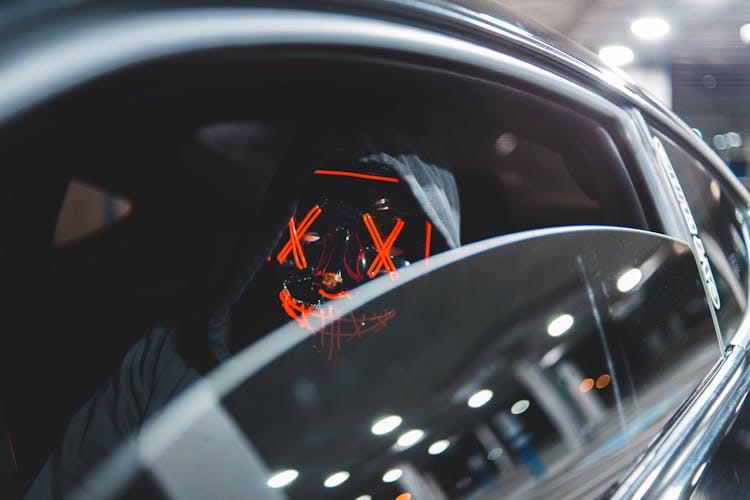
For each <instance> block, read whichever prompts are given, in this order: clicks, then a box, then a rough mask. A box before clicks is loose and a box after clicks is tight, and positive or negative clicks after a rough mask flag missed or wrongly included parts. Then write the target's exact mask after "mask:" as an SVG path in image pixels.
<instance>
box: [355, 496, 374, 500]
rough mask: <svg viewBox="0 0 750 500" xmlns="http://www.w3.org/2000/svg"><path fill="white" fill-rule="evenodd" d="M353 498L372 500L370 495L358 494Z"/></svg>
mask: <svg viewBox="0 0 750 500" xmlns="http://www.w3.org/2000/svg"><path fill="white" fill-rule="evenodd" d="M354 500H372V497H371V496H370V495H360V496H358V497H357V498H355V499H354Z"/></svg>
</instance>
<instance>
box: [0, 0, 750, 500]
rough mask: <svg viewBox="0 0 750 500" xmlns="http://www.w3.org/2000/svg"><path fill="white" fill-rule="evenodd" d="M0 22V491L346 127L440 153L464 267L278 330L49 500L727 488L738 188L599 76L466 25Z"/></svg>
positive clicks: (601, 72) (175, 8) (439, 20)
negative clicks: (319, 137)
mask: <svg viewBox="0 0 750 500" xmlns="http://www.w3.org/2000/svg"><path fill="white" fill-rule="evenodd" d="M0 9H3V10H5V12H7V16H6V19H7V20H8V21H7V22H6V23H5V26H4V30H3V33H2V34H1V35H0V46H1V47H2V50H3V52H4V54H5V55H4V57H3V60H2V62H0V88H2V89H3V91H2V92H1V93H0V124H1V125H0V127H1V128H0V136H2V140H0V150H2V157H3V159H4V160H3V174H4V179H3V182H2V183H0V186H1V187H0V189H1V190H2V194H0V200H2V203H3V206H4V207H5V208H4V210H3V218H2V220H1V221H0V224H2V234H4V235H5V237H4V238H3V243H2V247H1V248H2V254H0V255H2V260H1V261H0V266H2V269H3V274H2V276H3V280H2V286H3V287H4V293H3V296H4V297H6V298H7V299H6V300H5V301H4V312H3V318H4V323H5V327H4V328H3V342H4V348H3V349H2V355H3V359H2V367H3V372H2V380H3V381H4V384H3V394H2V401H3V406H2V410H3V411H2V414H1V415H0V417H1V418H2V420H0V423H1V424H2V425H1V426H2V427H3V429H0V430H3V433H4V435H5V437H6V441H7V447H6V446H5V445H4V444H3V447H4V448H3V449H4V455H3V459H2V460H3V462H0V474H1V476H0V480H1V481H2V483H0V484H2V488H4V490H0V491H4V492H7V495H8V496H9V497H10V496H11V495H14V496H15V495H19V496H20V495H23V494H24V493H26V492H27V491H30V492H29V496H28V497H29V498H34V492H35V491H36V490H34V484H35V483H34V480H35V477H36V476H37V474H38V473H39V471H40V469H41V468H42V466H43V464H44V463H45V462H46V461H47V460H48V457H49V456H50V454H51V453H53V452H54V450H55V449H57V448H58V447H59V444H60V442H61V439H62V437H63V435H64V434H65V432H66V426H67V425H68V422H69V421H70V419H71V418H72V417H73V415H75V414H76V412H77V411H78V409H79V408H80V407H81V406H82V405H84V403H85V402H86V401H87V400H88V399H89V398H90V397H91V396H92V395H93V394H95V393H96V392H97V390H98V389H99V388H100V387H102V385H103V384H105V383H106V381H107V380H108V378H109V377H110V376H111V374H112V373H114V372H115V371H116V369H117V366H118V364H119V362H120V359H121V358H122V357H123V356H124V355H125V353H126V352H127V351H128V349H129V348H130V346H131V345H133V344H134V343H135V342H137V341H138V339H140V338H142V337H143V336H144V335H146V334H148V332H149V331H151V330H152V329H153V328H154V327H155V326H156V325H159V324H160V323H162V322H164V321H165V320H166V319H169V318H175V317H185V316H188V317H190V315H191V314H193V313H194V312H195V311H196V310H199V309H200V308H201V307H202V306H204V305H205V304H206V303H211V301H213V300H215V297H216V294H217V293H218V292H217V290H218V289H220V288H221V287H222V286H226V284H225V283H223V282H222V279H223V278H224V277H225V276H226V274H227V272H230V271H231V269H230V270H229V271H228V270H227V267H228V265H227V263H228V262H232V261H233V260H236V259H237V258H238V256H237V255H236V253H237V252H238V251H237V248H239V243H238V241H239V240H238V234H242V233H243V228H246V227H248V225H252V224H254V223H256V222H257V221H256V219H254V217H256V216H257V213H258V210H259V207H260V206H261V204H262V200H263V198H264V196H265V193H266V192H267V189H268V186H269V183H271V182H272V180H271V179H272V178H273V176H274V173H275V172H276V170H277V168H278V165H279V163H280V161H281V158H283V157H284V156H285V155H286V154H288V153H289V152H290V151H293V150H294V148H295V142H294V140H293V139H292V138H293V137H299V135H300V134H302V135H304V134H305V133H309V134H313V132H314V131H315V130H320V129H322V130H325V129H327V128H331V127H340V126H342V124H343V126H344V127H347V126H348V125H349V123H351V122H353V121H358V120H359V121H364V123H365V124H367V123H370V121H377V122H378V123H385V124H386V126H389V125H392V126H393V127H394V128H398V127H400V126H402V124H403V123H404V122H406V121H408V122H409V123H414V124H416V125H417V126H418V127H419V128H420V130H423V131H425V133H426V134H428V135H429V136H430V137H431V138H433V141H434V143H436V144H439V145H440V148H441V149H442V150H443V153H444V155H445V157H446V158H447V159H448V162H449V164H450V165H451V167H452V171H453V175H454V176H455V179H456V182H457V187H458V192H459V196H460V200H461V206H460V213H461V226H462V233H461V243H462V245H461V246H460V247H459V248H455V249H452V250H448V251H446V252H443V253H439V254H436V255H429V252H428V253H427V254H426V255H427V256H428V257H429V258H427V259H424V260H422V261H420V262H415V263H413V264H412V265H410V266H408V267H405V268H402V269H399V270H398V272H395V271H394V272H393V273H390V274H389V277H386V276H383V277H380V278H378V279H374V280H372V281H371V282H369V283H367V284H365V285H363V286H362V287H359V288H357V289H356V290H352V291H351V296H347V297H346V298H345V300H336V301H333V302H331V303H330V304H333V305H330V306H325V307H331V309H330V310H327V311H328V313H326V314H318V315H317V316H310V314H309V311H297V312H296V313H294V314H291V313H290V316H291V318H290V322H289V323H288V324H287V325H285V326H283V327H281V328H279V329H276V330H274V331H273V332H271V333H269V334H268V335H266V336H264V337H263V338H261V339H259V340H257V341H255V342H253V343H251V344H250V345H249V346H248V347H247V348H245V349H244V350H242V351H241V352H239V353H238V354H236V355H235V356H232V357H231V358H230V359H229V360H228V361H226V362H225V363H223V364H222V365H221V366H219V367H218V368H216V369H215V370H214V371H212V372H211V373H209V374H207V375H206V376H205V377H203V378H202V379H201V380H200V381H199V382H197V383H196V384H194V385H192V386H191V387H189V388H188V389H186V390H185V391H184V392H182V393H181V394H179V395H178V396H176V397H175V400H174V401H173V402H171V403H170V404H169V405H167V406H166V407H165V408H164V409H163V411H159V412H158V414H157V415H155V416H154V418H151V419H149V420H148V421H147V422H146V424H145V425H144V426H143V427H142V428H141V429H139V431H138V432H137V433H136V434H134V435H132V436H130V437H129V438H128V439H125V440H123V442H122V443H121V445H120V446H119V447H118V448H117V449H116V450H113V451H112V452H111V453H109V452H108V453H107V454H106V455H107V456H106V458H105V459H103V460H101V462H100V463H98V464H97V466H96V467H95V468H94V469H93V470H91V474H90V475H89V476H88V477H87V478H86V479H84V480H82V481H81V482H80V483H77V484H74V485H72V486H71V487H70V489H69V490H66V491H64V492H58V493H61V494H62V493H64V494H65V496H69V497H70V498H248V497H249V498H283V497H289V498H318V497H321V498H326V497H331V498H359V499H365V498H399V499H400V500H403V499H407V498H417V499H425V498H436V499H440V498H449V497H450V498H454V497H455V498H494V497H505V496H510V497H519V498H540V497H555V498H557V497H561V498H579V497H592V498H593V497H600V496H607V497H612V498H631V497H636V498H660V497H670V498H671V497H687V496H690V495H691V494H694V495H697V496H700V495H704V496H709V497H710V496H713V495H717V494H724V495H733V494H735V493H736V492H737V491H742V490H741V488H742V486H743V485H744V483H743V482H742V480H740V479H737V481H727V480H726V478H731V477H740V476H741V475H742V474H738V473H737V470H738V469H737V468H738V467H739V465H741V463H743V462H742V461H741V460H740V458H737V457H742V456H744V457H746V456H747V451H746V445H743V443H746V439H745V440H744V441H743V437H744V436H745V434H743V432H744V430H743V429H744V428H745V427H744V426H746V420H747V417H746V415H745V412H743V409H744V402H745V397H746V395H747V393H748V390H750V385H749V384H750V377H748V376H747V375H748V371H749V370H750V367H749V366H748V363H749V362H750V358H748V354H747V347H748V342H750V337H749V333H748V332H750V330H749V328H750V320H748V319H747V318H746V312H747V299H748V290H749V286H750V285H749V280H748V250H747V249H748V231H747V229H748V226H747V220H746V219H747V217H748V213H749V212H748V203H749V202H750V195H749V194H748V192H747V190H746V189H745V187H744V186H743V185H742V183H741V182H740V181H739V180H738V179H737V178H736V177H735V176H734V175H733V174H732V173H731V171H730V170H729V169H728V168H727V166H726V165H724V164H723V163H722V161H721V160H720V159H719V158H718V157H717V156H716V154H714V153H713V152H712V151H711V149H710V148H709V147H708V146H707V145H706V144H705V143H704V142H703V141H702V140H701V139H700V137H698V135H696V133H695V132H694V131H693V130H692V129H691V128H690V127H689V126H688V125H686V124H685V123H683V122H682V121H681V120H680V119H679V118H678V117H676V116H675V115H674V114H673V113H672V112H671V111H670V110H669V109H667V108H666V107H665V106H663V105H661V104H659V103H658V102H656V101H655V100H654V99H653V98H652V97H650V96H649V95H648V94H647V93H646V92H644V91H643V90H641V89H639V88H638V86H637V85H635V84H634V83H632V82H631V81H630V80H629V79H628V78H627V76H626V75H624V74H623V73H621V72H619V71H618V70H615V69H612V68H609V67H607V66H605V65H603V64H601V63H600V62H599V61H598V60H597V59H596V57H595V56H593V55H590V54H589V53H587V52H586V51H584V50H583V49H581V48H579V47H577V46H575V45H574V44H573V43H571V42H568V41H566V40H565V39H563V38H562V37H560V36H559V35H556V34H554V33H552V32H549V31H547V30H545V29H543V28H541V27H539V26H536V25H535V24H533V23H532V22H529V21H527V20H523V19H520V18H518V17H516V16H514V15H513V14H512V13H510V12H507V11H505V10H502V9H500V8H499V7H497V6H496V5H495V4H494V3H490V2H487V3H476V2H463V1H462V2H444V1H440V0H429V1H421V0H420V1H412V0H410V1H405V0H387V1H382V2H377V3H375V2H354V1H351V2H343V1H341V2H340V1H322V0H321V1H314V2H313V1H308V2H291V1H289V2H287V1H283V2H260V1H257V2H255V1H243V2H240V1H226V2H218V3H217V2H212V3H210V4H209V3H208V2H191V1H187V0H185V1H174V2H166V1H165V2H129V3H126V2H115V1H112V2H82V3H74V4H65V5H57V4H46V3H44V2H39V3H34V4H29V5H28V6H26V7H23V8H22V7H21V6H20V4H16V3H14V2H11V3H10V4H8V5H6V6H3V7H0ZM82 193H88V195H89V196H90V199H92V200H94V201H95V203H97V204H98V205H96V206H97V207H98V208H97V210H99V212H97V213H99V216H98V219H97V220H95V221H94V223H93V225H92V226H91V227H90V228H88V229H86V230H82V231H78V232H75V233H70V232H67V233H66V232H65V228H66V224H67V223H66V219H65V214H66V213H70V211H71V210H73V211H74V208H75V207H74V204H75V203H74V202H75V199H74V198H75V196H78V198H77V199H78V200H79V201H80V199H81V196H83V194H82ZM71 203H73V205H71ZM61 207H62V208H61ZM70 207H73V208H70ZM87 213H94V212H91V210H89V211H88V212H87ZM292 222H294V219H292ZM56 228H57V233H56ZM290 231H291V230H290ZM56 234H57V236H56ZM71 234H72V235H71ZM290 239H291V236H290ZM269 258H270V257H269ZM383 258H385V257H383ZM280 259H281V257H280ZM334 306H335V308H334ZM312 317H314V318H315V322H314V324H313V325H312V326H310V325H309V319H310V318H312ZM363 318H365V319H363ZM303 323H304V324H305V325H307V326H306V327H305V328H301V327H300V325H302V324H303ZM362 327H364V328H362ZM738 415H740V416H739V419H738ZM735 420H737V422H738V423H737V424H735V425H733V424H734V422H735ZM743 450H744V451H743ZM742 453H745V455H742ZM743 460H744V459H743ZM744 463H746V462H744ZM733 487H735V488H738V489H734V490H733V489H732V488H733ZM29 488H32V489H31V490H29ZM719 491H721V493H717V492H719ZM733 492H734V493H733Z"/></svg>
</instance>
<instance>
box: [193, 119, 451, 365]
mask: <svg viewBox="0 0 750 500" xmlns="http://www.w3.org/2000/svg"><path fill="white" fill-rule="evenodd" d="M348 125H351V124H348ZM311 130H315V129H314V128H303V129H302V131H301V132H299V133H298V134H297V138H296V139H295V140H293V141H292V142H291V145H290V153H289V154H288V156H287V158H286V159H285V160H284V161H283V163H282V165H281V167H280V168H279V171H278V172H277V173H276V175H275V176H274V178H273V180H272V181H271V184H270V186H269V188H268V191H267V193H266V195H265V198H264V203H263V206H262V208H261V213H260V217H259V218H258V220H257V221H256V223H255V224H252V227H248V233H247V234H246V235H241V243H240V244H241V246H242V248H241V249H240V252H239V253H237V254H235V255H239V256H240V257H239V258H238V259H237V260H238V261H237V262H234V263H230V264H229V267H228V276H227V279H226V280H224V282H225V283H226V284H227V286H226V288H225V293H222V294H221V297H220V300H219V301H218V304H217V306H216V307H215V308H213V309H212V310H211V311H209V314H208V318H207V322H208V324H207V334H208V340H209V345H210V351H211V355H212V357H213V358H214V359H215V360H216V361H222V360H224V359H226V358H227V357H229V355H230V350H229V341H228V339H229V330H230V318H231V314H232V306H233V305H234V304H235V303H237V302H238V301H239V300H240V298H241V297H242V295H243V293H244V292H245V290H246V289H247V287H248V286H252V281H253V278H254V276H255V274H256V273H257V271H258V270H259V269H260V267H261V266H262V265H263V264H264V263H265V261H266V259H267V257H268V255H270V254H271V252H273V250H274V249H275V248H276V246H277V245H278V243H279V240H280V238H281V236H282V235H283V234H284V231H285V230H286V227H287V223H288V221H289V218H290V217H291V216H292V215H293V214H294V211H295V209H296V201H297V199H299V197H300V196H299V193H301V190H302V189H303V188H304V185H303V183H304V179H305V178H306V177H307V175H308V174H311V173H312V171H313V170H314V169H316V168H321V167H325V166H327V165H341V164H342V163H343V164H347V163H349V164H351V163H354V164H357V165H361V166H367V165H373V166H374V165H381V166H387V167H390V168H391V169H393V171H394V172H395V173H396V175H397V176H398V177H399V178H400V180H401V181H403V182H404V184H405V185H406V186H408V188H409V191H410V192H411V194H412V195H413V197H414V199H415V200H416V202H417V203H418V205H419V206H420V207H421V209H422V211H423V212H424V215H425V216H426V217H427V219H428V220H429V221H430V222H431V223H432V225H433V226H434V228H435V229H436V230H437V231H438V233H439V234H440V235H441V236H442V238H443V239H444V240H445V242H446V243H447V246H448V247H449V248H455V247H457V246H459V244H460V213H459V198H458V188H457V185H456V181H455V179H454V177H453V174H452V173H451V172H450V170H449V168H448V165H447V162H446V160H445V159H444V157H443V156H442V155H441V154H440V152H439V151H438V148H437V147H436V145H435V144H433V143H431V141H430V140H429V137H428V136H426V135H425V134H423V133H421V132H419V131H418V130H417V129H412V130H403V129H402V130H398V131H396V130H393V126H392V125H391V126H390V127H385V126H378V125H377V124H372V123H368V124H366V125H362V126H357V125H354V126H349V127H347V128H346V129H340V128H338V129H337V128H328V127H327V128H326V130H325V132H322V133H321V132H318V131H315V132H314V133H309V131H311ZM305 132H308V133H307V134H306V133H305Z"/></svg>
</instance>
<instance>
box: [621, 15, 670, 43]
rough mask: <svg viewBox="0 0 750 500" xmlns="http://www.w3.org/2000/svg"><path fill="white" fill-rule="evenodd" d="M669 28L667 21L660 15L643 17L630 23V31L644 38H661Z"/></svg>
mask: <svg viewBox="0 0 750 500" xmlns="http://www.w3.org/2000/svg"><path fill="white" fill-rule="evenodd" d="M669 29H670V28H669V23H668V22H667V21H665V20H664V19H662V18H660V17H643V18H641V19H636V20H635V21H633V22H632V23H630V31H631V32H632V33H633V34H634V35H635V36H637V37H638V38H642V39H644V40H656V39H657V38H661V37H663V36H664V35H666V34H667V33H669Z"/></svg>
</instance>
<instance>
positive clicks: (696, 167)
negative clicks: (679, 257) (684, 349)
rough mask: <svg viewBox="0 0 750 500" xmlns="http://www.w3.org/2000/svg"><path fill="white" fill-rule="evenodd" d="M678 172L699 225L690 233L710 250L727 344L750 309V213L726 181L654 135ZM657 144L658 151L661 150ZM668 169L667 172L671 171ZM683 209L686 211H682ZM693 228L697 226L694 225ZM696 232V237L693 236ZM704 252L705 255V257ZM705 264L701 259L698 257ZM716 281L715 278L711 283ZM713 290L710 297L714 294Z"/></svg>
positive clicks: (692, 157)
mask: <svg viewBox="0 0 750 500" xmlns="http://www.w3.org/2000/svg"><path fill="white" fill-rule="evenodd" d="M654 134H655V136H656V137H657V138H658V140H659V144H661V145H663V151H664V152H665V153H666V156H667V158H668V163H669V165H671V166H672V167H673V168H674V172H675V173H676V175H677V178H678V179H679V180H678V183H679V187H680V189H681V191H682V192H683V193H684V198H685V199H686V201H687V203H688V205H689V207H688V210H689V213H690V214H691V217H688V220H690V219H691V218H692V220H693V221H694V227H693V228H692V229H690V231H691V232H694V236H695V237H697V238H698V241H699V242H700V243H699V245H700V244H702V247H703V248H704V250H705V256H706V257H707V262H708V264H709V266H708V267H706V270H707V271H708V272H710V273H711V275H712V276H713V281H715V292H716V297H715V298H714V299H713V303H714V307H715V308H716V312H717V318H718V321H719V327H720V329H721V332H722V336H723V338H724V340H726V341H729V340H730V339H731V338H732V337H733V336H734V334H735V332H736V331H737V328H738V327H739V324H740V322H741V320H742V316H743V314H744V311H745V310H746V308H747V290H748V253H747V252H748V247H747V244H748V240H747V228H746V221H745V219H746V210H747V208H746V207H745V206H744V204H743V203H742V202H740V201H739V200H737V199H736V197H735V196H734V195H733V193H732V190H730V189H728V188H727V186H725V185H724V183H723V181H721V179H720V178H719V177H718V176H716V175H712V174H711V173H710V170H708V169H707V168H706V166H705V165H704V164H703V163H702V162H701V161H700V160H698V159H696V158H695V157H694V156H692V155H691V154H690V153H688V152H687V151H685V150H684V149H683V148H681V147H680V146H678V145H677V144H675V143H674V142H673V141H672V140H670V139H669V138H668V137H667V136H665V135H663V134H661V133H659V132H654ZM659 144H657V150H660V149H661V148H660V147H659ZM669 165H667V169H668V168H669ZM681 206H682V205H681ZM689 225H692V224H690V223H689ZM693 230H695V231H693ZM700 253H701V252H700V251H699V254H700ZM698 258H699V260H700V258H701V257H700V255H699V256H698ZM709 280H710V278H709ZM710 288H711V285H710V284H709V290H708V293H709V295H711V294H712V292H711V289H710Z"/></svg>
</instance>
